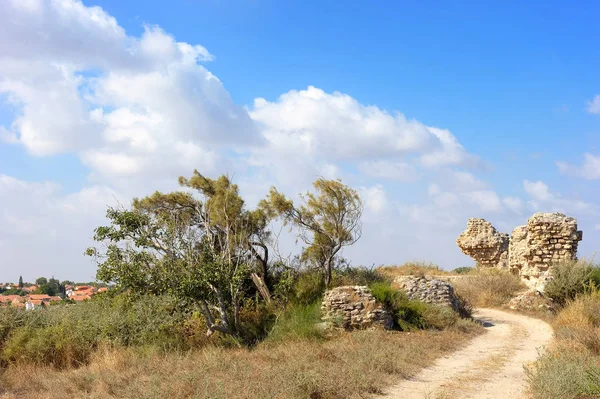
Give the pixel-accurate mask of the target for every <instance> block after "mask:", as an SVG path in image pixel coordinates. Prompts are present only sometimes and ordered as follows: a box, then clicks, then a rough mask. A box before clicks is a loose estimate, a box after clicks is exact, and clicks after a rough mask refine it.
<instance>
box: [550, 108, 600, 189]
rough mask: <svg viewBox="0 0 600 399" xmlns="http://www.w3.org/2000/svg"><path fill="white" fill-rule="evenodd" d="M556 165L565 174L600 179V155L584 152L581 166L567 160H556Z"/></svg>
mask: <svg viewBox="0 0 600 399" xmlns="http://www.w3.org/2000/svg"><path fill="white" fill-rule="evenodd" d="M599 102H600V101H599ZM556 165H557V166H558V169H559V170H560V172H561V173H563V174H567V175H571V176H577V177H581V178H584V179H587V180H596V179H600V155H599V156H594V155H592V154H589V153H586V154H584V155H583V164H582V165H581V166H575V165H571V164H569V163H567V162H556Z"/></svg>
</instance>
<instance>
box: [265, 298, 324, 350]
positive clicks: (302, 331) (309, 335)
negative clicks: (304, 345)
mask: <svg viewBox="0 0 600 399" xmlns="http://www.w3.org/2000/svg"><path fill="white" fill-rule="evenodd" d="M320 321H321V303H320V301H319V302H313V303H312V304H310V305H302V304H291V305H289V306H288V308H287V309H286V310H285V311H284V312H283V314H282V315H281V316H280V317H279V319H278V320H277V322H276V323H275V325H274V327H273V330H272V331H271V334H270V335H269V337H268V339H267V342H281V341H284V340H299V339H300V340H302V339H322V338H323V330H322V329H320V328H319V323H320Z"/></svg>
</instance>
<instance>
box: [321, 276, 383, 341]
mask: <svg viewBox="0 0 600 399" xmlns="http://www.w3.org/2000/svg"><path fill="white" fill-rule="evenodd" d="M321 312H322V313H323V318H322V319H323V321H324V322H326V323H328V324H331V325H335V326H339V327H343V328H344V329H346V330H365V329H373V328H384V329H386V330H391V329H392V328H393V326H394V321H393V319H392V316H391V315H390V314H389V313H388V311H387V310H385V309H384V308H383V306H382V305H381V303H379V302H378V301H377V300H376V299H375V297H374V296H373V294H371V290H370V289H369V288H368V287H365V286H344V287H337V288H333V289H332V290H329V291H327V292H326V293H325V295H324V297H323V303H322V305H321Z"/></svg>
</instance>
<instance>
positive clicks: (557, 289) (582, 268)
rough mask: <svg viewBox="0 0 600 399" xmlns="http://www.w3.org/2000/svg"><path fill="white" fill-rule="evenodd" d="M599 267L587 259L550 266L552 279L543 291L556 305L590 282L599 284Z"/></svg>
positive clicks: (566, 300)
mask: <svg viewBox="0 0 600 399" xmlns="http://www.w3.org/2000/svg"><path fill="white" fill-rule="evenodd" d="M599 275H600V269H599V268H598V267H595V266H594V264H592V263H591V262H589V261H585V260H578V261H566V262H560V263H557V264H556V265H554V266H553V267H552V280H550V281H549V282H548V284H547V285H546V288H545V290H544V292H545V293H546V295H547V296H548V297H549V298H551V299H552V300H553V301H554V303H556V304H557V305H558V306H564V305H565V304H566V303H567V302H568V301H570V300H573V299H575V297H576V296H577V295H579V294H582V293H583V292H584V291H585V290H586V288H587V287H588V286H589V285H590V284H591V283H596V284H599V283H600V281H595V280H600V278H599Z"/></svg>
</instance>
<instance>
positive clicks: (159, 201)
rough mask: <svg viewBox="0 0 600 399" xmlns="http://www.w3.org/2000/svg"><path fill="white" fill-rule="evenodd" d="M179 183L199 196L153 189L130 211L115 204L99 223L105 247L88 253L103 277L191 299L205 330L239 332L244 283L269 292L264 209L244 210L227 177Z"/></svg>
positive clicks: (150, 291) (134, 287)
mask: <svg viewBox="0 0 600 399" xmlns="http://www.w3.org/2000/svg"><path fill="white" fill-rule="evenodd" d="M179 182H180V184H181V185H182V186H183V187H185V188H187V189H192V190H193V191H195V192H196V193H197V194H199V196H200V198H198V197H196V196H194V194H192V192H190V191H176V192H172V193H166V194H165V193H160V192H155V193H154V194H153V195H151V196H148V197H145V198H142V199H134V200H133V202H132V206H131V209H130V210H125V209H113V208H110V209H109V210H108V212H107V217H108V219H109V220H110V221H111V225H110V226H104V227H98V228H97V229H96V230H95V236H94V239H95V240H96V241H99V242H104V243H105V244H106V250H105V252H103V253H101V252H100V251H98V250H97V249H96V248H88V250H87V251H86V253H87V254H88V255H92V256H95V257H96V258H97V259H98V262H99V265H98V272H97V278H98V280H100V281H104V282H106V283H109V282H112V283H115V284H116V285H117V287H120V288H123V289H129V290H131V291H133V292H138V293H145V294H156V295H159V294H164V293H169V294H172V295H175V296H177V297H179V298H182V299H184V300H188V301H192V302H193V303H195V304H196V305H197V306H198V308H199V309H200V311H201V313H202V315H203V316H204V318H205V320H206V322H207V325H208V331H207V335H211V334H212V333H214V332H215V331H220V332H223V333H227V334H232V335H235V333H236V330H237V327H238V326H239V310H240V306H241V300H242V299H243V284H244V282H245V281H247V279H248V278H249V277H250V276H252V280H253V281H254V282H255V284H257V288H258V289H259V291H260V292H261V294H262V295H263V296H264V297H265V298H269V297H270V293H269V290H268V286H267V277H268V267H267V265H268V251H267V246H266V245H265V240H267V239H268V237H269V233H268V231H267V230H266V226H267V224H268V220H267V215H266V213H265V212H263V211H262V210H255V211H248V210H246V209H244V201H243V200H242V198H241V197H240V195H239V193H238V187H237V185H235V184H232V183H231V181H230V179H229V178H228V177H226V176H221V177H220V178H218V179H215V180H212V179H209V178H206V177H204V176H202V175H201V174H200V173H198V171H194V175H193V176H192V177H191V178H190V179H186V178H183V177H182V178H180V179H179ZM261 252H262V253H261ZM215 314H216V317H215Z"/></svg>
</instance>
